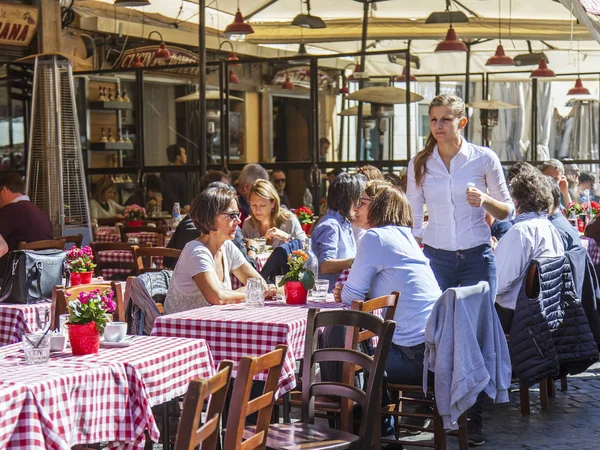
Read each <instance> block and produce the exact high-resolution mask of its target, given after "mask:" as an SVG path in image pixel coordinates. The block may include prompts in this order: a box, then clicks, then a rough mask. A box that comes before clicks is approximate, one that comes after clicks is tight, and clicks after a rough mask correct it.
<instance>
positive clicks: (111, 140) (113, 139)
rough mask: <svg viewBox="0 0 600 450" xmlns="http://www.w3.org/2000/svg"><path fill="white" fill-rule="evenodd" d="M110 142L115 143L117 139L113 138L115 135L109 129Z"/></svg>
mask: <svg viewBox="0 0 600 450" xmlns="http://www.w3.org/2000/svg"><path fill="white" fill-rule="evenodd" d="M108 142H115V138H114V137H113V134H112V128H109V129H108Z"/></svg>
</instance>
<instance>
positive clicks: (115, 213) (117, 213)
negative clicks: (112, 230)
mask: <svg viewBox="0 0 600 450" xmlns="http://www.w3.org/2000/svg"><path fill="white" fill-rule="evenodd" d="M114 194H115V182H114V181H113V179H112V178H111V177H109V176H105V177H104V178H102V179H101V180H100V181H98V183H97V184H96V189H95V191H94V197H93V198H92V199H91V200H90V218H91V219H108V218H112V217H116V218H119V219H122V218H123V213H124V212H125V207H124V206H121V205H119V204H118V203H117V202H115V201H114V200H113V199H112V198H113V195H114Z"/></svg>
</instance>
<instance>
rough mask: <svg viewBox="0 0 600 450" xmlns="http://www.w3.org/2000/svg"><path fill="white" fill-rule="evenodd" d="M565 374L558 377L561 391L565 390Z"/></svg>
mask: <svg viewBox="0 0 600 450" xmlns="http://www.w3.org/2000/svg"><path fill="white" fill-rule="evenodd" d="M567 387H568V386H567V376H566V375H565V376H563V377H561V378H560V390H561V391H562V392H567Z"/></svg>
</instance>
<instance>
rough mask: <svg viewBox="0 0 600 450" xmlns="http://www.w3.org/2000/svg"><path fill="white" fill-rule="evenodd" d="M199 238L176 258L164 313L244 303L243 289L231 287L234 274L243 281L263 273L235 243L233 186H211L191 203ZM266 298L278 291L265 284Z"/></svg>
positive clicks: (236, 217)
mask: <svg viewBox="0 0 600 450" xmlns="http://www.w3.org/2000/svg"><path fill="white" fill-rule="evenodd" d="M189 215H190V217H191V219H192V220H193V221H194V224H195V225H196V227H197V228H198V231H199V232H200V237H199V238H198V239H195V240H193V241H190V242H188V243H187V244H186V246H185V247H184V249H183V252H182V253H181V256H180V257H179V260H178V261H177V265H176V266H175V270H174V271H173V278H172V279H171V284H170V285H169V291H168V292H167V297H166V299H165V313H166V314H171V313H175V312H179V311H185V310H189V309H195V308H200V307H203V306H210V305H224V304H227V303H241V302H243V301H244V300H245V292H244V288H242V289H239V290H235V291H234V290H232V289H231V274H234V275H235V276H236V277H237V278H238V279H239V280H240V281H241V282H242V283H244V284H246V280H247V279H248V278H260V274H259V273H258V272H257V271H256V270H254V268H252V266H251V265H250V264H249V263H248V262H247V261H246V259H245V258H244V256H243V255H242V253H241V252H240V251H239V250H238V248H237V247H236V246H235V245H234V244H233V242H232V240H233V238H234V237H235V232H236V229H237V227H238V226H239V225H240V223H241V220H240V215H241V214H240V211H239V208H238V203H237V198H236V193H235V191H234V190H233V189H231V188H229V187H228V186H225V185H223V186H222V187H209V188H208V189H205V190H204V191H202V192H201V193H200V195H198V197H196V199H195V200H194V201H193V202H192V207H191V209H190V213H189ZM264 288H265V297H268V296H271V295H273V294H274V293H275V290H274V289H272V288H268V287H267V285H266V283H264Z"/></svg>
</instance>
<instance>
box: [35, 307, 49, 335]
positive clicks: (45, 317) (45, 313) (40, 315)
mask: <svg viewBox="0 0 600 450" xmlns="http://www.w3.org/2000/svg"><path fill="white" fill-rule="evenodd" d="M35 320H36V322H37V326H38V329H40V330H42V331H46V330H47V329H48V328H49V327H50V308H48V307H47V306H40V307H37V308H36V309H35Z"/></svg>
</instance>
